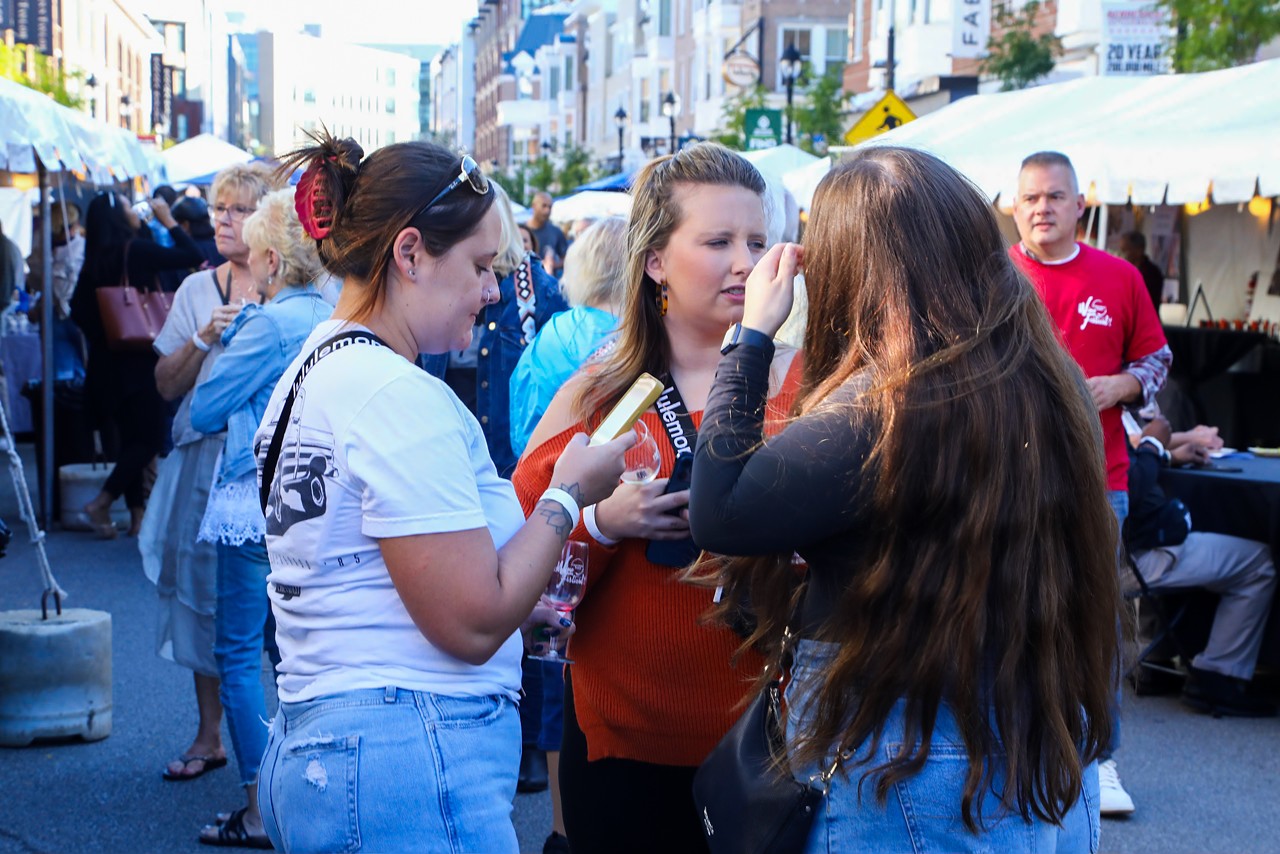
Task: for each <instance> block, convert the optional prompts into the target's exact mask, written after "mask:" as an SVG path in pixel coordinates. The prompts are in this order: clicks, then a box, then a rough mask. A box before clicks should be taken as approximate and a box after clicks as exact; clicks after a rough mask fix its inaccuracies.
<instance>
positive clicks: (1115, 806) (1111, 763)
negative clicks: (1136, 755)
mask: <svg viewBox="0 0 1280 854" xmlns="http://www.w3.org/2000/svg"><path fill="white" fill-rule="evenodd" d="M1098 788H1099V790H1100V791H1101V794H1102V804H1101V807H1100V809H1099V812H1101V813H1102V814H1103V815H1108V816H1117V815H1131V814H1132V813H1133V798H1131V797H1129V793H1128V792H1126V791H1125V790H1124V786H1122V785H1120V774H1119V772H1118V771H1116V761H1115V760H1114V759H1106V760H1103V761H1102V762H1099V763H1098Z"/></svg>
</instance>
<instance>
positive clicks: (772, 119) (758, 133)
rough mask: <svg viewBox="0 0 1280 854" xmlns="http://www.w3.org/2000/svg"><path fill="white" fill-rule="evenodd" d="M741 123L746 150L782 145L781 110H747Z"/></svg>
mask: <svg viewBox="0 0 1280 854" xmlns="http://www.w3.org/2000/svg"><path fill="white" fill-rule="evenodd" d="M743 124H744V126H745V130H746V137H747V151H759V150H760V149H762V148H773V147H774V146H775V145H782V110H757V109H751V110H747V111H746V116H745V118H744V122H743Z"/></svg>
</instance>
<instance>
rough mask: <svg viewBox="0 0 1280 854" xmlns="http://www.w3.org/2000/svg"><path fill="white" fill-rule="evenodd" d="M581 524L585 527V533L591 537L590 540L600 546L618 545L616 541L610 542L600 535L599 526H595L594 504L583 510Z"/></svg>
mask: <svg viewBox="0 0 1280 854" xmlns="http://www.w3.org/2000/svg"><path fill="white" fill-rule="evenodd" d="M582 524H583V525H585V526H586V528H587V533H588V534H590V535H591V539H593V540H595V541H596V542H597V543H599V544H600V545H602V546H616V545H617V544H618V541H617V540H611V539H609V538H608V537H606V536H605V535H604V534H602V533H600V526H599V525H597V524H596V506H595V505H594V504H589V505H587V507H585V508H584V509H583V511H582Z"/></svg>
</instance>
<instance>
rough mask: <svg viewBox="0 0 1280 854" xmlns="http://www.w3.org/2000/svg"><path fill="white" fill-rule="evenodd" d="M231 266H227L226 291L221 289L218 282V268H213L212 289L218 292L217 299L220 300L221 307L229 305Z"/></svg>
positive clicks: (220, 283) (220, 284)
mask: <svg viewBox="0 0 1280 854" xmlns="http://www.w3.org/2000/svg"><path fill="white" fill-rule="evenodd" d="M231 275H232V274H231V265H230V264H228V265H227V289H226V290H225V291H224V290H223V289H222V282H219V281H218V268H217V267H214V268H213V287H214V290H216V291H217V292H218V297H219V298H220V299H221V300H222V304H223V305H230V303H231Z"/></svg>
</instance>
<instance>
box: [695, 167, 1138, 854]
mask: <svg viewBox="0 0 1280 854" xmlns="http://www.w3.org/2000/svg"><path fill="white" fill-rule="evenodd" d="M801 263H802V264H803V266H804V270H805V277H806V282H807V285H808V291H809V296H810V300H811V302H810V321H809V324H808V329H807V331H806V334H805V371H804V385H803V392H802V394H801V396H800V399H799V403H798V405H797V407H796V410H795V416H796V417H795V419H794V420H793V421H792V423H791V424H789V425H788V427H787V429H786V430H785V431H784V432H782V433H781V434H780V435H778V436H776V437H773V438H769V439H766V438H765V437H764V435H763V433H762V430H761V419H760V408H761V405H762V403H763V400H764V388H765V378H766V376H767V371H768V365H769V359H770V357H771V356H772V348H771V346H769V345H768V343H767V338H766V340H765V343H763V344H757V343H754V342H752V343H747V344H746V345H744V346H741V347H738V348H736V349H735V350H733V351H732V352H731V353H729V354H727V355H726V356H725V358H724V359H723V360H722V361H721V363H720V366H719V372H718V374H717V378H716V385H715V388H714V389H713V391H712V394H711V398H710V400H709V402H708V404H707V414H706V420H705V422H704V426H703V429H702V431H701V436H700V440H699V444H698V449H697V453H696V457H695V463H694V481H693V482H694V487H693V490H692V499H691V505H690V518H691V524H692V528H693V531H694V536H695V537H696V538H697V540H698V542H699V544H700V545H702V546H704V547H705V548H708V549H711V550H713V551H716V552H721V553H725V554H733V555H746V556H754V557H751V558H740V559H732V560H728V561H726V562H725V564H724V565H723V566H722V567H719V568H718V571H717V573H716V574H715V577H714V579H708V583H717V584H723V585H725V587H726V591H727V596H726V598H727V601H728V603H729V604H730V605H733V604H735V603H740V602H742V601H743V600H744V599H747V598H749V600H750V604H751V607H752V610H753V611H754V613H755V615H756V618H757V621H758V622H757V627H756V630H755V632H754V634H753V636H752V637H751V638H750V641H749V642H750V643H752V644H755V645H759V646H761V647H762V648H763V649H765V650H766V651H767V652H768V654H769V657H770V659H771V661H770V663H771V664H772V665H773V667H774V668H778V667H784V666H785V663H786V659H787V658H788V657H790V656H793V660H794V664H793V666H792V668H791V681H790V683H789V685H788V687H787V690H786V699H787V709H788V714H787V738H788V750H789V755H788V759H789V765H790V770H791V772H792V773H793V774H794V776H795V778H796V779H797V780H801V781H809V780H810V779H811V778H813V775H816V774H820V773H822V772H825V771H827V770H829V769H830V768H832V767H833V766H835V768H836V771H835V773H834V776H833V777H832V778H831V780H830V784H829V790H828V793H827V797H826V799H825V802H824V804H823V808H822V809H821V810H820V811H819V816H818V818H817V819H816V822H815V825H814V828H813V831H812V834H811V836H810V839H809V846H808V850H810V851H826V850H828V848H827V846H828V842H829V840H831V839H835V838H840V839H843V840H845V841H846V842H849V843H851V844H856V843H857V841H858V840H861V841H863V842H865V846H866V847H881V848H883V847H898V848H902V849H904V850H910V849H911V848H912V846H913V845H915V847H916V850H919V848H920V847H921V846H922V845H925V844H929V845H932V846H936V847H937V848H938V849H939V850H947V851H959V850H969V849H971V848H978V847H981V848H983V849H984V850H986V849H994V850H1037V851H1047V850H1054V849H1055V848H1057V849H1058V850H1094V849H1096V845H1097V837H1098V800H1097V791H1098V790H1097V785H1098V784H1097V770H1096V765H1095V764H1094V763H1095V760H1096V759H1097V757H1098V755H1099V753H1100V751H1101V749H1102V748H1103V746H1105V745H1106V743H1107V737H1108V733H1109V732H1110V729H1111V720H1110V718H1109V716H1108V704H1109V697H1110V692H1111V689H1112V684H1113V683H1112V679H1113V673H1114V670H1113V667H1114V665H1115V657H1116V640H1115V638H1116V635H1115V625H1116V618H1117V609H1118V595H1117V588H1116V578H1115V555H1114V552H1113V550H1112V546H1111V543H1113V542H1114V530H1113V526H1114V520H1113V518H1112V517H1111V514H1110V510H1109V508H1108V505H1107V501H1106V489H1105V483H1104V482H1103V478H1102V474H1101V472H1102V471H1103V467H1102V464H1101V463H1102V460H1101V455H1102V446H1101V440H1100V436H1099V434H1098V428H1097V417H1096V415H1095V414H1094V412H1093V409H1092V407H1091V405H1090V402H1089V396H1088V394H1087V392H1086V391H1085V388H1084V384H1083V378H1082V377H1081V375H1080V372H1079V370H1078V369H1077V368H1076V367H1075V365H1074V364H1073V363H1072V361H1071V359H1070V357H1069V356H1068V355H1067V354H1066V353H1065V352H1064V351H1063V350H1062V348H1061V347H1059V346H1058V343H1057V339H1056V337H1055V334H1054V329H1053V325H1052V324H1051V322H1050V320H1049V317H1048V315H1047V314H1046V312H1045V310H1044V308H1043V306H1042V305H1041V303H1040V301H1039V300H1038V299H1037V297H1036V295H1035V292H1034V291H1033V290H1032V288H1031V286H1030V284H1029V283H1028V282H1027V281H1026V280H1025V279H1024V278H1023V277H1022V276H1021V275H1020V274H1019V273H1018V272H1017V271H1016V270H1015V269H1014V267H1013V266H1012V264H1011V263H1010V262H1009V260H1008V258H1007V256H1006V254H1005V244H1004V240H1003V238H1002V237H1001V234H1000V231H999V229H998V227H997V225H996V222H995V218H994V216H993V215H992V213H991V209H990V206H989V204H988V203H987V202H986V200H985V199H983V198H982V196H981V195H980V194H979V193H978V191H977V190H976V189H975V188H974V187H973V186H972V185H970V184H969V183H968V182H967V181H966V180H965V179H964V178H963V177H961V176H960V175H959V174H958V173H956V172H955V171H954V170H952V169H951V168H950V167H948V166H946V165H945V164H944V163H942V162H941V161H940V160H938V159H937V158H935V157H933V156H931V155H928V154H924V153H922V152H916V151H911V150H907V149H897V148H888V147H885V148H875V149H872V150H870V151H867V152H863V153H860V154H859V155H857V156H855V157H854V158H853V159H852V160H850V161H847V162H844V163H841V164H839V165H838V166H837V167H836V168H835V169H833V170H832V172H831V173H830V174H829V175H828V176H827V177H826V178H825V179H824V180H823V183H822V184H821V185H820V186H819V188H818V192H817V194H816V195H815V198H814V204H813V210H812V214H811V217H810V220H809V228H808V231H807V233H806V235H805V244H804V248H803V250H801V249H800V247H796V246H794V245H791V246H787V247H785V248H782V247H775V249H774V251H772V252H771V253H770V255H768V256H766V258H765V259H764V261H762V263H761V264H760V265H759V266H758V267H757V269H756V271H755V272H754V273H753V275H752V277H751V279H750V281H749V282H748V287H747V303H746V308H745V311H744V316H743V325H744V326H745V327H749V328H752V329H755V330H757V331H759V332H761V333H764V336H762V337H766V336H768V335H770V334H772V333H773V332H774V331H776V330H777V328H778V327H779V326H780V325H781V324H782V322H783V320H784V319H785V318H786V316H787V311H788V309H789V308H790V304H791V294H792V278H793V277H794V275H795V272H796V269H797V267H798V266H799V265H800V264H801ZM793 552H798V553H799V554H800V555H801V556H802V557H803V558H804V559H805V560H806V562H807V563H808V567H809V568H808V571H807V572H806V573H805V574H804V575H803V576H798V575H797V574H796V573H794V572H793V571H792V570H791V558H792V554H793ZM788 627H790V628H791V630H792V631H793V632H794V634H796V635H798V637H799V640H798V642H796V643H794V644H784V643H783V637H784V632H785V630H786V629H787V628H788ZM785 646H791V647H794V649H793V650H785V651H784V649H783V648H784V647H785ZM774 672H776V671H774ZM864 783H865V784H866V785H865V787H864V785H863V784H864Z"/></svg>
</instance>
